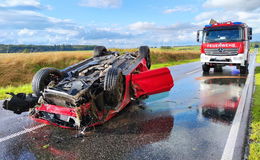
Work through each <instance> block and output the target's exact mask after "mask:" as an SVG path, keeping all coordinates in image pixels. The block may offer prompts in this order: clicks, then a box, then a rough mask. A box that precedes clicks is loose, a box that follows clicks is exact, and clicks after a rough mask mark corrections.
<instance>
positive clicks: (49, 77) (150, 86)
mask: <svg viewBox="0 0 260 160" xmlns="http://www.w3.org/2000/svg"><path fill="white" fill-rule="evenodd" d="M150 67H151V60H150V50H149V48H148V47H147V46H141V47H140V48H139V51H138V52H132V53H124V54H119V53H118V52H112V51H108V50H107V49H106V48H105V47H103V46H98V47H96V48H95V49H94V56H93V57H92V58H89V59H86V60H84V61H82V62H80V63H77V64H75V65H72V66H69V67H67V68H65V69H62V70H58V69H55V68H42V69H40V70H39V71H38V72H37V73H36V74H35V75H34V77H33V80H32V88H33V92H34V94H33V95H32V94H30V95H25V94H23V93H19V94H17V95H15V94H12V93H11V94H12V98H11V99H10V100H6V101H5V102H4V108H5V109H8V110H12V111H14V112H15V113H21V112H24V111H28V110H30V117H31V118H32V119H34V120H35V121H37V122H41V123H46V124H52V125H56V126H60V127H63V128H77V129H79V128H90V127H93V126H95V125H99V124H102V123H104V122H106V121H108V120H109V119H111V118H112V117H113V116H114V115H115V114H116V113H118V112H119V111H121V110H122V109H123V108H124V107H126V106H127V105H128V104H129V103H130V102H131V101H133V100H138V99H143V98H146V97H148V96H149V95H152V94H157V93H161V92H165V91H169V90H170V89H171V88H172V87H173V85H174V83H173V78H172V76H171V74H170V71H169V69H168V68H160V69H155V70H149V69H150Z"/></svg>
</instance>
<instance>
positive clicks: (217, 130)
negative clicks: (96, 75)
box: [0, 70, 246, 160]
mask: <svg viewBox="0 0 260 160" xmlns="http://www.w3.org/2000/svg"><path fill="white" fill-rule="evenodd" d="M198 77H200V78H198ZM245 80H246V78H245V77H243V76H239V75H234V74H232V71H231V70H227V71H225V72H224V73H216V74H215V73H210V74H209V75H208V76H205V75H204V76H203V75H202V73H196V74H193V75H191V76H189V77H186V78H183V79H181V80H178V81H176V82H175V86H174V88H173V89H172V90H171V91H169V92H166V93H162V94H157V95H153V96H150V97H149V99H147V100H145V103H146V105H145V106H144V109H142V108H138V107H137V106H136V105H130V106H128V107H127V108H126V109H125V110H124V111H122V112H121V113H119V114H118V115H117V116H116V117H115V118H113V119H112V120H111V121H109V122H108V123H106V124H104V125H102V126H100V127H97V128H96V129H95V130H94V131H93V134H90V135H88V136H86V137H84V138H71V137H72V136H73V135H75V133H76V132H75V131H68V130H65V129H60V128H57V127H46V128H41V129H39V130H36V131H35V132H34V133H30V134H27V135H23V136H21V137H19V140H17V139H16V140H17V142H16V145H15V146H17V147H15V146H12V143H11V142H10V144H6V145H8V146H7V147H6V146H2V147H0V148H3V147H4V148H5V152H6V153H13V152H16V153H17V154H16V156H15V157H10V156H11V155H7V154H5V153H3V154H4V156H5V157H4V158H8V157H10V158H16V159H19V157H24V156H28V157H29V158H30V157H31V158H32V157H35V158H36V157H37V158H39V159H56V158H58V159H64V160H65V159H186V160H189V159H191V160H194V159H212V160H214V159H220V157H221V154H222V151H223V149H224V146H225V142H226V139H227V136H228V133H229V130H230V125H231V123H232V120H233V118H234V115H235V112H236V108H237V106H238V103H239V99H240V95H241V91H242V89H243V86H244V83H245ZM12 141H15V139H13V140H12ZM47 144H48V147H47V148H43V147H42V146H45V145H47ZM21 146H22V147H21ZM18 153H20V154H18Z"/></svg>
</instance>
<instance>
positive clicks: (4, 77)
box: [0, 47, 200, 99]
mask: <svg viewBox="0 0 260 160" xmlns="http://www.w3.org/2000/svg"><path fill="white" fill-rule="evenodd" d="M110 50H112V51H118V52H120V53H123V52H134V51H137V50H138V49H110ZM0 56H1V59H0V77H1V78H0V99H3V98H7V97H8V96H7V95H5V93H6V92H16V91H19V92H26V93H30V92H31V86H30V83H31V80H32V77H33V75H34V74H35V73H36V72H37V71H38V70H39V69H41V68H43V67H54V68H58V69H62V68H65V67H67V66H70V65H72V64H75V63H77V62H80V61H82V60H84V59H86V58H90V57H91V56H92V51H60V52H57V51H56V52H38V53H9V54H6V53H3V54H1V53H0ZM199 56H200V53H199V49H198V48H192V47H188V48H186V47H182V48H170V49H158V48H151V59H152V64H153V65H154V66H152V69H154V68H159V67H166V66H172V65H177V64H182V63H188V62H193V61H198V60H199V59H198V58H199Z"/></svg>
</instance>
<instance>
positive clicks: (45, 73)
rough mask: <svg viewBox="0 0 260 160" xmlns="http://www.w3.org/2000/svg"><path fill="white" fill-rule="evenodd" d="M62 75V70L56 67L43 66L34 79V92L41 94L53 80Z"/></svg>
mask: <svg viewBox="0 0 260 160" xmlns="http://www.w3.org/2000/svg"><path fill="white" fill-rule="evenodd" d="M61 77H62V75H61V72H60V71H59V70H58V69H56V68H42V69H40V70H39V71H38V72H37V73H36V74H35V75H34V76H33V79H32V89H33V92H34V93H35V94H36V95H37V96H40V95H41V92H42V91H43V90H44V89H45V88H46V87H47V86H48V84H49V83H50V82H51V81H58V80H59V79H60V78H61Z"/></svg>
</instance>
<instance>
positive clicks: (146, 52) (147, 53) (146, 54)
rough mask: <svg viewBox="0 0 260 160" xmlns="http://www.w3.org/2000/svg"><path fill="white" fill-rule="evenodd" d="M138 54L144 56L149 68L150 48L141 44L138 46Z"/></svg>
mask: <svg viewBox="0 0 260 160" xmlns="http://www.w3.org/2000/svg"><path fill="white" fill-rule="evenodd" d="M139 54H140V55H141V56H142V57H144V58H145V60H146V66H147V68H148V69H150V68H151V57H150V49H149V47H148V46H141V47H140V48H139Z"/></svg>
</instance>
